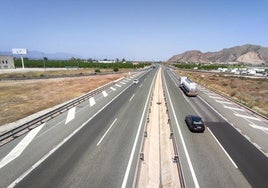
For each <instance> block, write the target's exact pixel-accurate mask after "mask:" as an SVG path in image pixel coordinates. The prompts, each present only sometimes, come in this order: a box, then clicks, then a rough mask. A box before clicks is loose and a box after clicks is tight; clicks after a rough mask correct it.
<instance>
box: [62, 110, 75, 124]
mask: <svg viewBox="0 0 268 188" xmlns="http://www.w3.org/2000/svg"><path fill="white" fill-rule="evenodd" d="M75 109H76V108H75V107H73V108H71V109H69V110H68V114H67V118H66V121H65V125H66V124H67V123H69V122H70V121H72V120H73V119H74V117H75Z"/></svg>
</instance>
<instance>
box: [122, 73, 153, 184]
mask: <svg viewBox="0 0 268 188" xmlns="http://www.w3.org/2000/svg"><path fill="white" fill-rule="evenodd" d="M155 77H156V74H155V76H154V79H153V81H152V84H151V87H150V90H149V94H148V96H147V100H146V103H145V106H144V109H143V112H142V116H141V119H140V123H139V127H138V131H137V134H136V137H135V140H134V144H133V147H132V151H131V154H130V157H129V160H128V164H127V169H126V172H125V175H124V179H123V183H122V185H121V188H125V187H126V184H127V180H128V176H129V172H130V167H131V165H132V162H133V157H134V153H135V150H136V147H137V143H138V138H139V135H140V131H141V125H142V122H143V119H144V117H145V112H146V107H147V105H148V103H149V99H150V93H151V91H152V87H153V83H154V82H155Z"/></svg>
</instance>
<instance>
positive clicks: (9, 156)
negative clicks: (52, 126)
mask: <svg viewBox="0 0 268 188" xmlns="http://www.w3.org/2000/svg"><path fill="white" fill-rule="evenodd" d="M44 125H45V124H42V125H40V126H38V127H36V128H35V129H33V130H31V131H30V132H29V133H28V134H27V135H26V136H25V137H24V138H23V139H22V140H21V141H20V143H19V144H18V145H17V146H16V147H15V148H14V149H12V150H11V151H10V152H9V153H8V154H7V156H5V157H4V158H3V159H2V160H1V162H0V168H2V167H4V166H5V165H7V164H8V163H10V162H11V161H13V160H14V159H16V158H17V157H18V156H20V154H21V153H22V152H23V151H24V150H25V148H26V147H27V146H28V145H29V144H30V143H31V141H32V140H33V139H34V137H35V136H36V135H37V133H38V132H39V131H40V130H41V129H42V128H43V126H44Z"/></svg>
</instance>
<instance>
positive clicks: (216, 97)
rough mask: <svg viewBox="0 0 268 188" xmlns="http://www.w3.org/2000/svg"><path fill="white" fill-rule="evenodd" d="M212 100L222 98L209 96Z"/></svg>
mask: <svg viewBox="0 0 268 188" xmlns="http://www.w3.org/2000/svg"><path fill="white" fill-rule="evenodd" d="M209 97H210V98H212V99H222V97H217V96H209Z"/></svg>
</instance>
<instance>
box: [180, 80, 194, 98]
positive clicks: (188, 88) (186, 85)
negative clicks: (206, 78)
mask: <svg viewBox="0 0 268 188" xmlns="http://www.w3.org/2000/svg"><path fill="white" fill-rule="evenodd" d="M180 88H181V89H182V90H183V91H184V93H185V94H186V95H187V96H192V97H195V96H197V86H196V83H194V82H193V81H192V80H190V79H189V78H188V77H183V76H182V77H181V78H180Z"/></svg>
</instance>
